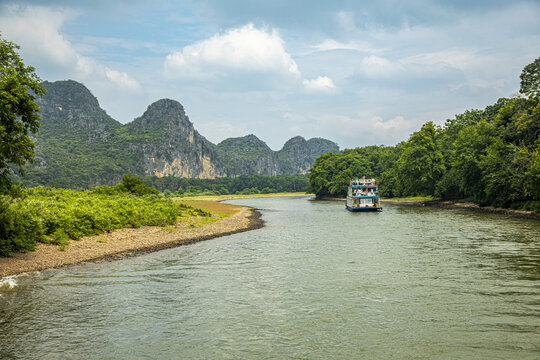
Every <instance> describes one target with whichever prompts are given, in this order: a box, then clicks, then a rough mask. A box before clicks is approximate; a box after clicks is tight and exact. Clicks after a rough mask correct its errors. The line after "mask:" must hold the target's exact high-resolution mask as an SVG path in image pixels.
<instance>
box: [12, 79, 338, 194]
mask: <svg viewBox="0 0 540 360" xmlns="http://www.w3.org/2000/svg"><path fill="white" fill-rule="evenodd" d="M43 86H44V87H45V89H46V90H47V94H46V95H44V96H43V97H41V98H38V100H37V102H38V105H39V107H40V108H41V119H42V120H41V127H40V130H39V132H38V133H37V134H35V135H34V137H33V140H34V141H35V143H36V156H35V160H36V161H35V163H34V164H30V165H28V166H27V168H26V176H25V177H23V178H22V179H21V181H22V182H23V183H24V184H26V185H49V186H58V187H67V188H86V187H88V186H91V185H94V184H96V185H102V184H115V183H117V182H118V181H119V180H120V179H121V177H122V175H123V174H125V173H130V174H132V175H136V176H145V175H155V176H158V177H162V176H178V177H196V178H215V177H222V176H239V175H244V174H245V175H254V174H259V175H279V174H298V173H305V172H307V171H308V170H309V169H310V168H311V166H312V165H313V163H314V161H315V159H316V158H317V157H318V156H320V155H322V154H324V153H327V152H334V153H335V152H339V147H338V145H337V144H336V143H334V142H332V141H330V140H326V139H321V138H314V139H309V140H305V139H304V138H303V137H301V136H297V137H293V138H292V139H290V140H289V141H287V142H286V143H285V145H284V146H283V148H282V149H281V150H279V151H273V150H272V149H270V148H269V147H268V145H266V143H265V142H264V141H262V140H260V139H258V138H257V137H256V136H255V135H247V136H243V137H238V138H229V139H226V140H223V141H222V142H220V143H219V144H217V145H215V144H213V143H211V142H210V141H208V140H207V139H206V138H204V136H202V135H200V134H199V133H198V132H197V130H195V129H194V127H193V123H191V122H190V121H189V118H188V117H187V115H186V113H185V111H184V108H183V106H182V105H181V104H180V103H179V102H177V101H174V100H170V99H161V100H158V101H156V102H155V103H153V104H151V105H150V106H148V109H147V110H146V111H145V112H144V114H142V116H140V117H138V118H136V119H135V120H133V121H132V122H130V123H127V124H121V123H120V122H118V121H116V120H115V119H113V118H111V117H110V116H109V115H107V113H106V112H105V111H104V110H103V109H102V108H101V107H100V106H99V103H98V101H97V99H96V98H95V97H94V96H93V95H92V94H91V93H90V91H89V90H88V89H87V88H86V87H85V86H84V85H83V84H80V83H78V82H76V81H73V80H66V81H56V82H52V83H51V82H45V83H43Z"/></svg>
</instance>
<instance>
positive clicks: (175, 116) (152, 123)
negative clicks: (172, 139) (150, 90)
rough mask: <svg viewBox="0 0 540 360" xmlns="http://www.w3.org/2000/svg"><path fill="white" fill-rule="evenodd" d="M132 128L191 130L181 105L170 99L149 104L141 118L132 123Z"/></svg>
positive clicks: (189, 122) (191, 125) (191, 126)
mask: <svg viewBox="0 0 540 360" xmlns="http://www.w3.org/2000/svg"><path fill="white" fill-rule="evenodd" d="M133 126H134V127H135V128H139V129H141V130H168V131H175V130H177V129H179V128H180V129H183V130H192V129H193V124H192V123H191V121H189V118H188V117H187V116H186V113H185V110H184V107H183V106H182V104H180V103H179V102H178V101H175V100H171V99H161V100H158V101H156V102H154V103H152V104H150V105H149V106H148V108H147V109H146V111H145V112H144V113H143V114H142V116H140V117H138V118H136V119H135V120H134V121H133Z"/></svg>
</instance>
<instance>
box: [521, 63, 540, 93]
mask: <svg viewBox="0 0 540 360" xmlns="http://www.w3.org/2000/svg"><path fill="white" fill-rule="evenodd" d="M520 78H521V88H520V89H519V92H521V93H522V94H525V95H527V96H529V97H537V96H540V57H539V58H537V59H536V60H534V61H533V62H532V63H530V64H529V65H527V66H525V67H524V68H523V71H522V72H521V75H520Z"/></svg>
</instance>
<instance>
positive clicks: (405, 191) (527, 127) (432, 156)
mask: <svg viewBox="0 0 540 360" xmlns="http://www.w3.org/2000/svg"><path fill="white" fill-rule="evenodd" d="M534 64H536V74H538V69H539V68H540V58H539V59H537V60H536V62H535V63H533V64H531V65H534ZM526 69H527V68H526ZM524 71H525V70H524ZM534 89H536V90H534ZM522 90H523V74H522ZM537 91H538V84H537V85H536V88H533V91H532V92H531V91H529V92H528V93H527V95H529V98H526V97H515V98H511V99H507V98H502V99H499V100H498V101H497V103H495V104H494V105H492V106H488V107H487V108H486V109H485V110H483V111H482V110H470V111H466V112H465V113H463V114H460V115H457V116H456V117H455V118H454V119H449V120H447V121H446V123H445V124H444V126H442V127H441V126H436V125H435V124H433V122H427V123H425V124H424V125H423V126H422V128H421V129H420V130H419V131H417V132H415V133H413V134H412V135H411V136H410V137H409V139H408V140H407V141H404V142H401V143H399V144H397V145H396V146H367V147H361V148H356V149H347V150H344V151H343V152H342V153H341V154H325V155H323V156H321V157H319V158H318V159H317V160H316V162H315V164H314V165H313V168H312V169H311V171H310V173H309V187H308V192H313V193H315V194H316V195H317V196H318V197H324V196H333V197H344V196H346V192H347V186H348V183H349V180H350V179H352V178H357V177H361V176H366V177H374V178H376V179H377V181H378V183H379V184H380V194H381V195H382V196H385V197H404V196H434V197H437V198H441V199H453V200H455V199H470V200H472V201H474V202H476V203H478V204H480V205H493V206H497V207H507V208H515V209H523V210H533V211H537V212H540V156H539V152H540V98H539V96H538V92H537ZM523 92H524V91H522V93H523Z"/></svg>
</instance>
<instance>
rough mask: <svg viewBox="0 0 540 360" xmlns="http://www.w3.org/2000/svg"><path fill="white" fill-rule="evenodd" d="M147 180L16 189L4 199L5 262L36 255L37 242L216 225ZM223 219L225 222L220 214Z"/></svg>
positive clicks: (0, 229) (0, 206) (0, 210)
mask: <svg viewBox="0 0 540 360" xmlns="http://www.w3.org/2000/svg"><path fill="white" fill-rule="evenodd" d="M158 194H159V193H158V191H157V190H156V189H154V188H151V187H149V186H148V185H146V184H144V183H143V182H142V180H141V179H139V178H136V177H132V176H129V175H125V176H124V178H123V180H122V182H120V183H119V184H118V185H116V186H99V187H94V188H92V189H90V190H85V191H76V190H68V189H56V188H44V187H36V188H29V189H21V188H18V187H13V188H12V190H11V194H8V195H0V256H10V255H13V254H14V253H16V252H19V251H31V250H33V249H34V247H35V245H36V243H37V242H43V243H53V244H58V245H59V247H60V249H61V250H62V249H64V248H65V246H66V245H67V244H68V241H69V240H70V239H75V240H77V239H79V238H81V237H82V236H87V235H95V234H99V233H101V232H103V231H111V230H115V229H120V228H123V227H134V228H137V227H141V226H144V225H150V226H167V225H172V224H174V223H176V222H177V221H179V220H181V221H186V222H189V223H190V224H193V223H194V222H195V221H196V222H203V223H207V222H211V221H213V220H217V219H218V218H219V217H216V216H213V214H211V213H210V212H208V211H204V210H201V209H198V208H194V207H191V206H189V205H186V204H180V203H175V202H173V201H171V200H170V199H165V198H163V197H160V196H159V195H158ZM220 216H224V215H223V214H220Z"/></svg>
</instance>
